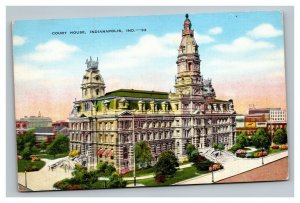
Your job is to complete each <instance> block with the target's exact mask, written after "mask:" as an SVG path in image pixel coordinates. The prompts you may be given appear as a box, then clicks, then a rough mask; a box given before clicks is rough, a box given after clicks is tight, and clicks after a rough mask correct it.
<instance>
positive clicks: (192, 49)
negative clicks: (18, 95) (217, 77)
mask: <svg viewBox="0 0 300 203" xmlns="http://www.w3.org/2000/svg"><path fill="white" fill-rule="evenodd" d="M185 17H186V19H185V21H184V24H183V30H182V39H181V43H180V46H179V49H178V57H177V62H176V64H177V75H176V78H175V89H176V94H179V95H180V94H183V95H198V96H201V95H202V91H203V79H202V76H201V74H200V62H201V60H200V57H199V53H198V45H197V42H196V40H195V38H194V30H192V29H191V27H192V23H191V21H190V19H189V16H188V14H186V16H185Z"/></svg>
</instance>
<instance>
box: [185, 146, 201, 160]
mask: <svg viewBox="0 0 300 203" xmlns="http://www.w3.org/2000/svg"><path fill="white" fill-rule="evenodd" d="M195 150H196V151H198V150H197V149H196V147H195V146H194V145H193V144H188V145H187V147H186V154H187V156H188V159H189V161H192V159H193V158H192V153H193V152H194V151H195ZM195 153H196V152H194V154H195ZM198 153H199V152H198Z"/></svg>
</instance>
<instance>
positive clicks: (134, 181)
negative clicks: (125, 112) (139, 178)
mask: <svg viewBox="0 0 300 203" xmlns="http://www.w3.org/2000/svg"><path fill="white" fill-rule="evenodd" d="M132 136H133V140H132V141H133V184H134V186H136V176H135V133H134V113H133V114H132Z"/></svg>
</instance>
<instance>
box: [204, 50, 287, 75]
mask: <svg viewBox="0 0 300 203" xmlns="http://www.w3.org/2000/svg"><path fill="white" fill-rule="evenodd" d="M206 61H207V62H206ZM206 61H205V64H204V65H205V67H203V70H204V72H207V69H209V72H210V75H213V76H212V77H213V78H214V79H215V80H223V79H224V76H225V77H227V79H228V80H230V79H232V77H233V78H239V77H248V76H249V75H252V77H253V78H254V79H255V78H256V77H257V76H263V77H265V76H268V75H270V74H271V73H272V74H273V73H274V72H278V71H279V72H280V73H281V75H283V76H284V67H285V64H284V50H283V49H276V50H270V51H268V52H264V53H261V54H258V55H256V54H248V55H247V56H243V57H241V56H240V55H238V54H237V55H234V56H232V57H229V58H227V57H223V58H221V57H216V58H215V59H206ZM206 67H207V69H206ZM228 72H230V73H231V74H226V73H228ZM204 75H208V73H206V74H204Z"/></svg>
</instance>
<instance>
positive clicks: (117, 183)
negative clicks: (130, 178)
mask: <svg viewBox="0 0 300 203" xmlns="http://www.w3.org/2000/svg"><path fill="white" fill-rule="evenodd" d="M126 185H127V181H124V180H123V178H122V176H120V175H119V174H117V173H116V172H115V173H113V174H112V175H111V176H110V177H109V181H108V188H122V187H126Z"/></svg>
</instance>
